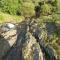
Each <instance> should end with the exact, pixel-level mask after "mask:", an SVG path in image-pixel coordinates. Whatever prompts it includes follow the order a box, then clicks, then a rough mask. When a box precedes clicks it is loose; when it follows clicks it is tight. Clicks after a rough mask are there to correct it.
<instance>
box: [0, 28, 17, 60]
mask: <svg viewBox="0 0 60 60" xmlns="http://www.w3.org/2000/svg"><path fill="white" fill-rule="evenodd" d="M2 29H4V28H3V27H2ZM16 32H17V31H16V29H13V30H9V31H5V32H4V31H3V33H1V34H0V60H3V57H4V56H5V55H6V54H7V52H8V51H9V50H10V48H11V47H12V46H13V45H14V44H15V42H16V40H17V34H16Z"/></svg>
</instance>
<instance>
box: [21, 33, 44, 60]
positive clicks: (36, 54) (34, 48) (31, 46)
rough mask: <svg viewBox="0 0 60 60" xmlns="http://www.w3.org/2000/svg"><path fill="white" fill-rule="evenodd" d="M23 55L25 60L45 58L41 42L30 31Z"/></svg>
mask: <svg viewBox="0 0 60 60" xmlns="http://www.w3.org/2000/svg"><path fill="white" fill-rule="evenodd" d="M22 56H23V58H24V60H43V53H42V51H41V48H40V46H39V43H37V42H36V39H35V38H34V37H33V36H32V35H31V34H30V33H27V40H26V41H25V43H24V44H23V48H22Z"/></svg>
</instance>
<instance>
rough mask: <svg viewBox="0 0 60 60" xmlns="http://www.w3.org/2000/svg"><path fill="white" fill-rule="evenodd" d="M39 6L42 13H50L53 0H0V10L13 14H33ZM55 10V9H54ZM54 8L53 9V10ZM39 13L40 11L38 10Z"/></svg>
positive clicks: (53, 5)
mask: <svg viewBox="0 0 60 60" xmlns="http://www.w3.org/2000/svg"><path fill="white" fill-rule="evenodd" d="M36 6H39V8H40V10H41V11H42V14H43V15H47V14H51V13H52V11H53V10H54V9H55V8H56V1H55V0H51V1H49V0H46V1H45V0H44V1H42V0H0V10H1V11H2V12H7V13H9V14H13V15H24V16H25V15H26V16H33V15H34V13H35V7H36ZM55 10H56V9H55ZM55 10H54V11H55ZM39 13H40V12H39Z"/></svg>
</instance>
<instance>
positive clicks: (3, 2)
mask: <svg viewBox="0 0 60 60" xmlns="http://www.w3.org/2000/svg"><path fill="white" fill-rule="evenodd" d="M0 9H1V11H3V12H7V13H9V14H14V15H16V13H17V9H18V0H0Z"/></svg>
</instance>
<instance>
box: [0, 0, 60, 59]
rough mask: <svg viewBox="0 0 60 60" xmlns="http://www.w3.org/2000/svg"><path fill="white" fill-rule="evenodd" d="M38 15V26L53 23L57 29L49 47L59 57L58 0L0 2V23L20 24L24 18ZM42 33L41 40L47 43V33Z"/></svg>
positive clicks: (59, 16) (59, 25)
mask: <svg viewBox="0 0 60 60" xmlns="http://www.w3.org/2000/svg"><path fill="white" fill-rule="evenodd" d="M36 7H37V8H36ZM35 8H36V10H35ZM38 15H40V16H39V18H38V19H40V22H39V25H40V26H42V27H44V26H45V22H53V24H54V23H55V25H56V26H57V27H58V30H56V31H55V32H53V34H52V35H51V40H53V41H51V46H53V47H54V49H56V51H57V53H58V54H59V56H60V47H59V46H60V45H59V44H60V0H51V1H49V0H43V1H42V0H0V23H4V22H21V21H23V20H24V18H25V17H32V16H35V17H36V16H38ZM42 32H43V33H41V34H42V37H43V39H44V40H46V42H48V41H47V40H48V38H47V34H46V33H47V31H42ZM59 59H60V57H59Z"/></svg>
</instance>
